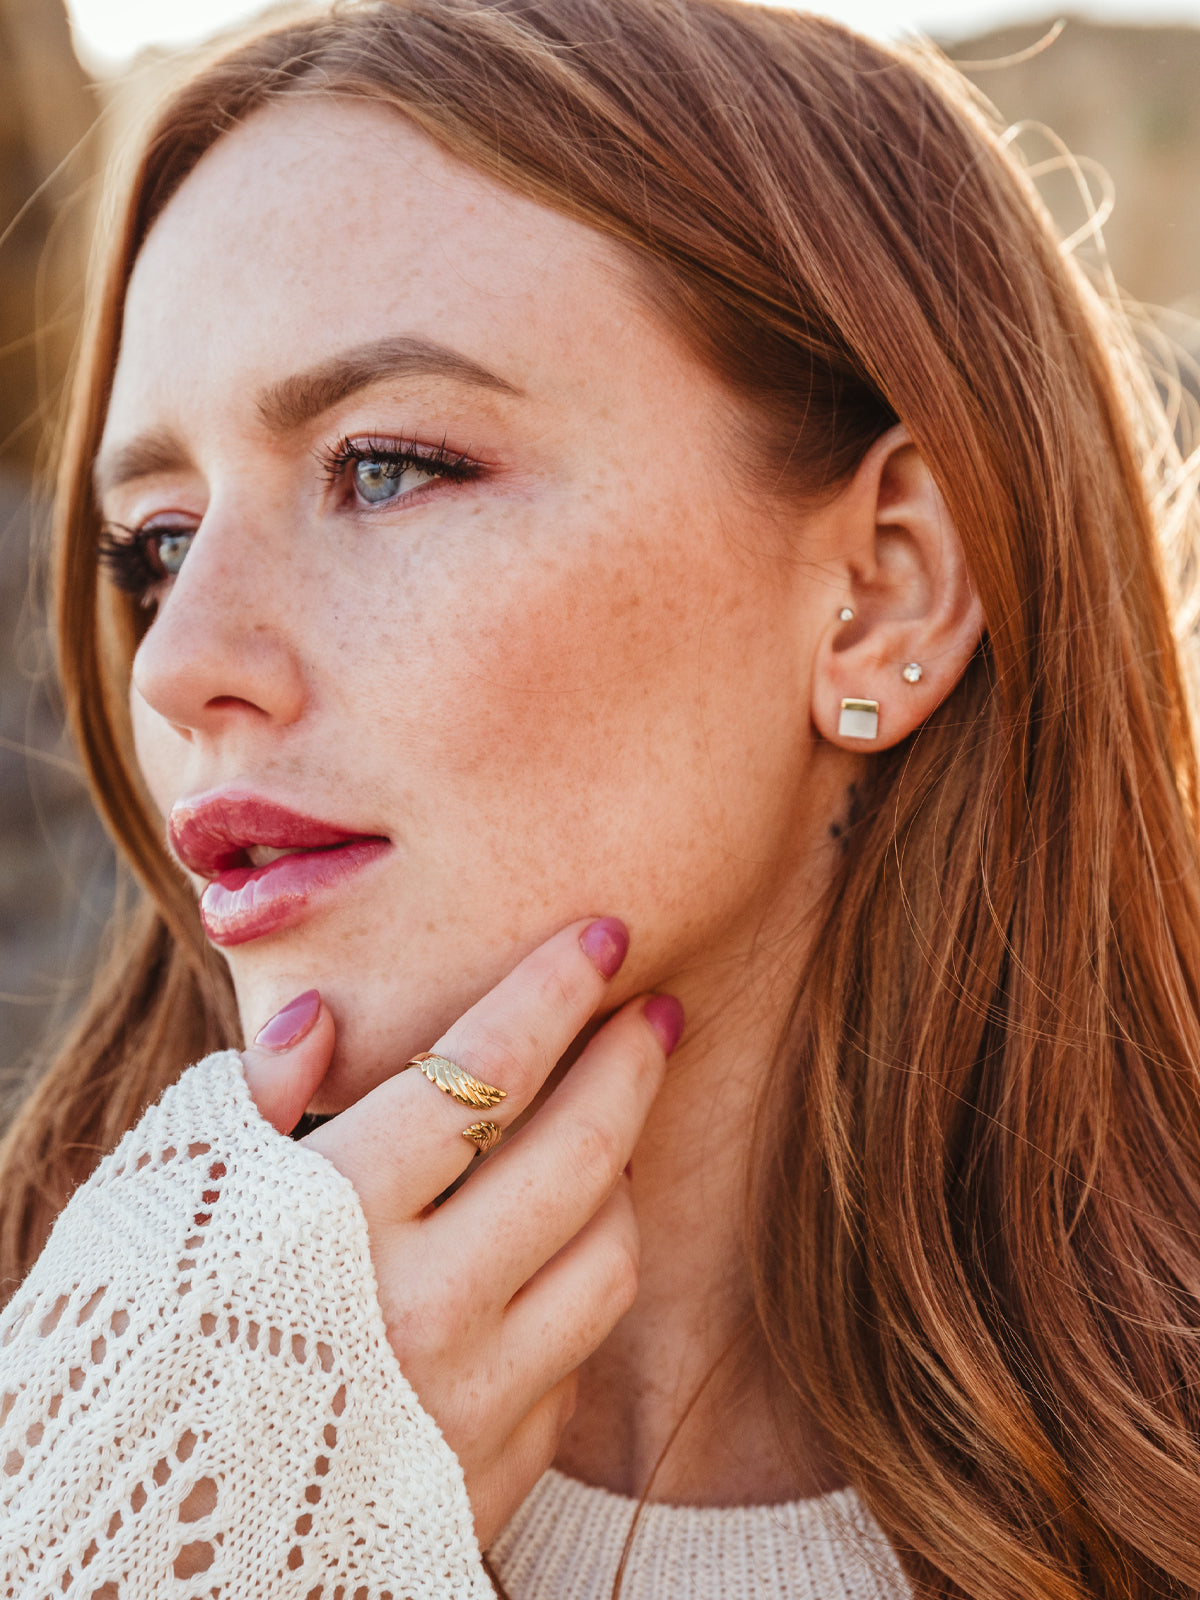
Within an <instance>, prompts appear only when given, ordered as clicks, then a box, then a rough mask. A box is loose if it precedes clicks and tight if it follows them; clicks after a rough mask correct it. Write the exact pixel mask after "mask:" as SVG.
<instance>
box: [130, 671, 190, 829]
mask: <svg viewBox="0 0 1200 1600" xmlns="http://www.w3.org/2000/svg"><path fill="white" fill-rule="evenodd" d="M129 714H130V719H131V721H132V724H133V748H134V753H135V755H136V756H137V764H138V768H139V770H140V771H141V774H142V779H143V781H144V783H145V785H146V788H147V789H148V790H149V793H150V797H151V799H152V800H153V801H154V803H155V805H156V806H157V807H158V809H159V811H160V812H161V813H162V815H163V816H164V817H165V816H166V814H167V812H168V811H170V809H171V806H172V805H173V804H174V802H175V801H176V800H177V799H178V797H179V795H180V794H181V793H182V792H183V785H184V772H185V766H186V761H187V747H186V745H185V743H184V741H183V739H181V738H180V736H179V734H178V733H176V731H175V730H174V728H172V727H171V725H170V723H169V722H168V721H167V720H166V719H165V717H160V716H159V715H158V713H157V712H156V711H152V710H151V709H150V707H149V706H148V705H147V704H146V702H145V700H143V699H142V697H141V695H140V694H139V693H138V692H137V690H136V689H134V688H131V689H130V691H129Z"/></svg>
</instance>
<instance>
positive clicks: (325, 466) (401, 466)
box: [318, 435, 481, 487]
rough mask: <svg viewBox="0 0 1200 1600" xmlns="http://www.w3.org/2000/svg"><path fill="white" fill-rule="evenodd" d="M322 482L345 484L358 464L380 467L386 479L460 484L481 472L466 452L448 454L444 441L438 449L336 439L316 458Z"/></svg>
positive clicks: (389, 441)
mask: <svg viewBox="0 0 1200 1600" xmlns="http://www.w3.org/2000/svg"><path fill="white" fill-rule="evenodd" d="M318 459H319V461H320V463H321V471H322V473H323V475H324V477H325V481H326V482H327V483H329V484H330V485H332V486H334V487H337V486H338V485H339V484H341V483H343V482H345V481H346V480H347V479H348V478H349V476H350V474H351V470H352V469H353V467H354V466H355V465H357V464H359V463H364V464H368V465H371V466H378V467H381V468H382V469H383V470H384V472H385V474H386V475H387V476H388V477H390V478H399V477H400V476H401V475H402V474H403V473H405V472H420V473H426V474H428V475H429V476H430V477H437V478H449V479H451V480H452V481H453V482H456V483H462V482H464V481H466V480H467V479H469V478H475V477H478V476H479V473H480V471H481V468H480V467H479V464H478V463H477V462H475V461H472V460H471V458H470V456H469V455H468V454H467V453H466V451H456V450H449V449H447V447H446V441H445V439H443V440H442V442H441V444H439V445H422V444H418V443H417V442H416V441H415V440H405V439H403V438H401V439H380V438H376V437H374V436H372V435H367V436H366V437H365V438H355V439H349V438H345V439H340V440H339V441H338V443H337V444H336V445H334V447H333V449H332V450H327V451H323V452H322V453H321V454H320V456H319V457H318Z"/></svg>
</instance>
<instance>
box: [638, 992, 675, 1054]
mask: <svg viewBox="0 0 1200 1600" xmlns="http://www.w3.org/2000/svg"><path fill="white" fill-rule="evenodd" d="M642 1015H643V1016H644V1017H645V1019H646V1021H647V1022H648V1023H649V1024H650V1026H651V1027H652V1028H653V1029H654V1031H655V1033H656V1034H657V1035H658V1042H659V1044H660V1045H662V1052H663V1055H665V1056H669V1055H670V1054H671V1052H672V1050H674V1048H675V1046H676V1045H677V1044H678V1043H679V1038H680V1035H681V1034H682V1033H683V1023H684V1016H683V1007H682V1006H681V1005H680V1004H679V1001H678V1000H676V998H675V996H674V995H673V994H652V995H651V996H650V998H649V1000H647V1001H646V1004H645V1005H644V1006H643V1007H642Z"/></svg>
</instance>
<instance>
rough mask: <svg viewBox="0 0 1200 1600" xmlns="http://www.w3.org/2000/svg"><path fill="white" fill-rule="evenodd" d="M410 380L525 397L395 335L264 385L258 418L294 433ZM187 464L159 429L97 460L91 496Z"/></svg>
mask: <svg viewBox="0 0 1200 1600" xmlns="http://www.w3.org/2000/svg"><path fill="white" fill-rule="evenodd" d="M413 377H427V378H428V377H432V378H449V379H450V380H451V381H452V382H455V383H465V384H471V385H473V386H474V387H475V388H479V389H492V390H495V391H497V392H499V393H500V394H511V395H521V394H523V392H524V391H523V390H521V389H519V388H517V386H516V385H515V384H512V383H509V382H508V380H507V379H506V378H501V377H499V376H498V375H497V374H496V373H494V372H489V371H488V369H487V368H486V367H483V366H480V364H479V363H478V362H477V361H472V360H471V358H470V357H469V356H465V355H463V354H462V353H461V352H460V351H458V350H452V349H451V348H450V347H449V346H448V345H444V344H438V343H437V342H436V341H435V340H432V339H422V338H418V337H416V336H414V335H411V334H396V335H393V336H392V337H391V338H387V339H373V340H371V341H370V343H368V344H360V345H353V346H352V347H351V348H350V349H348V350H342V351H339V352H338V354H337V355H334V356H330V357H329V358H328V360H326V361H322V362H320V363H318V365H317V366H315V367H311V368H310V369H309V370H308V371H307V372H296V373H293V374H292V375H291V376H290V377H287V378H281V379H280V380H279V382H278V383H272V384H270V385H268V387H267V388H265V389H263V390H262V391H261V393H260V394H259V395H258V397H257V401H256V404H257V409H258V414H259V416H260V417H261V418H262V420H263V422H264V423H265V424H266V426H267V427H268V428H269V429H270V430H271V432H272V433H292V432H294V431H295V430H296V429H297V428H302V427H303V426H304V425H305V423H308V422H312V421H314V420H315V419H316V418H317V417H319V416H321V415H322V414H323V413H324V412H326V411H328V410H330V409H331V408H332V407H333V406H336V405H338V404H340V402H341V401H343V400H346V399H348V398H349V397H350V395H352V394H357V393H358V391H359V390H360V389H366V388H369V387H370V386H371V385H372V384H375V383H380V382H382V381H383V380H384V379H385V378H413ZM188 463H189V456H188V451H187V449H186V447H185V446H184V444H183V442H182V440H180V439H179V437H178V436H177V435H175V434H173V433H170V432H168V431H166V430H161V429H156V430H153V431H151V432H149V433H144V434H140V435H138V437H137V438H135V439H132V440H130V441H129V443H128V444H124V445H120V446H118V447H117V448H116V449H115V450H113V451H111V452H103V453H102V454H101V455H100V456H99V457H97V460H96V463H95V467H94V469H93V474H92V475H93V480H94V483H95V490H96V496H97V498H101V497H102V496H104V495H105V494H108V493H111V492H112V490H113V489H116V488H118V487H119V486H120V485H121V484H123V483H130V482H132V481H134V480H135V479H137V478H147V477H151V476H152V475H153V474H154V473H156V472H174V471H177V470H178V469H179V468H181V467H185V466H187V465H188Z"/></svg>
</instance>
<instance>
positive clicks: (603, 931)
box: [579, 917, 629, 978]
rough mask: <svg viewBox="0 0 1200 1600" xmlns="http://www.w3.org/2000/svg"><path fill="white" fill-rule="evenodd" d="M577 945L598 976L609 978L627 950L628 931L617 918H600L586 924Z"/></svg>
mask: <svg viewBox="0 0 1200 1600" xmlns="http://www.w3.org/2000/svg"><path fill="white" fill-rule="evenodd" d="M579 944H580V947H581V949H582V950H583V953H584V955H585V956H586V957H587V958H588V960H589V961H590V962H591V963H592V965H593V966H594V967H595V969H596V971H597V972H598V973H599V974H600V976H601V977H602V978H611V977H612V976H613V974H614V973H615V972H616V971H617V969H618V968H619V967H620V965H621V963H622V961H624V959H625V952H626V951H627V950H628V949H629V929H628V928H627V927H626V926H625V924H624V923H623V922H622V921H621V919H620V918H619V917H601V918H600V919H599V920H598V921H596V922H589V923H588V925H587V927H586V928H585V929H584V930H583V932H582V933H581V934H580V935H579Z"/></svg>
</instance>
